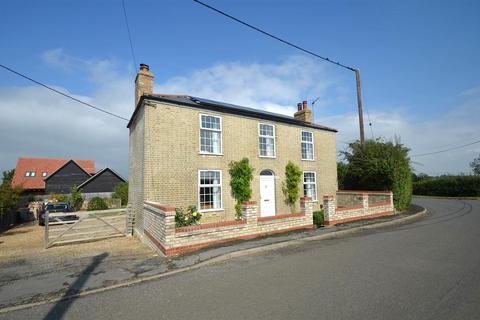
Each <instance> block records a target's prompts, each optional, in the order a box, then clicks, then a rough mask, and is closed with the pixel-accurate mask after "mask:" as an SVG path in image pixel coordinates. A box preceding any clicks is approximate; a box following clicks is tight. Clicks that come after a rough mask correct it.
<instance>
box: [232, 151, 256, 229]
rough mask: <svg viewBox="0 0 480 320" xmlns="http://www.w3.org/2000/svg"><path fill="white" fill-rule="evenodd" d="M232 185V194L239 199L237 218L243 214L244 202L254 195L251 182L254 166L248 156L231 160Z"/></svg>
mask: <svg viewBox="0 0 480 320" xmlns="http://www.w3.org/2000/svg"><path fill="white" fill-rule="evenodd" d="M229 166H230V169H229V170H228V172H229V173H230V177H231V178H230V187H231V188H232V196H233V197H234V198H235V199H236V200H237V203H236V205H235V215H236V218H237V219H240V217H241V216H242V206H241V204H242V202H244V201H248V200H250V198H251V197H252V188H251V186H250V183H251V182H252V180H253V168H252V166H251V165H250V162H249V160H248V158H243V159H242V160H240V161H232V162H230V165H229Z"/></svg>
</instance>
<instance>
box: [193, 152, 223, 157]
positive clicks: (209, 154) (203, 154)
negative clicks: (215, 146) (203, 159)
mask: <svg viewBox="0 0 480 320" xmlns="http://www.w3.org/2000/svg"><path fill="white" fill-rule="evenodd" d="M198 154H199V155H201V156H223V153H209V152H199V153H198Z"/></svg>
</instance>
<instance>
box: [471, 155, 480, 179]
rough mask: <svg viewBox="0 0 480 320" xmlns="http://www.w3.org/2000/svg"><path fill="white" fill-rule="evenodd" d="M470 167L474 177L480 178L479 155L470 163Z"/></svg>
mask: <svg viewBox="0 0 480 320" xmlns="http://www.w3.org/2000/svg"><path fill="white" fill-rule="evenodd" d="M470 167H471V168H472V171H473V174H474V175H476V176H480V155H478V158H475V159H473V161H472V162H470Z"/></svg>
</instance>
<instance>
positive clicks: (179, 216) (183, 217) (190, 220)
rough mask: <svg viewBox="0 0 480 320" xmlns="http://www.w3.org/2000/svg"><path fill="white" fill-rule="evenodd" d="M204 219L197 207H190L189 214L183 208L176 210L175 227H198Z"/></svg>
mask: <svg viewBox="0 0 480 320" xmlns="http://www.w3.org/2000/svg"><path fill="white" fill-rule="evenodd" d="M201 218H202V214H201V213H200V212H198V211H197V207H196V206H189V207H188V209H187V212H184V211H183V209H182V208H175V226H176V227H186V226H191V225H196V224H197V223H198V221H200V219H201Z"/></svg>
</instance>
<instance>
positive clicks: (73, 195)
mask: <svg viewBox="0 0 480 320" xmlns="http://www.w3.org/2000/svg"><path fill="white" fill-rule="evenodd" d="M70 201H71V203H72V207H73V209H74V210H75V211H78V210H80V208H81V207H82V204H83V198H82V190H81V189H79V188H78V187H77V186H73V187H72V189H71V190H70Z"/></svg>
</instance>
